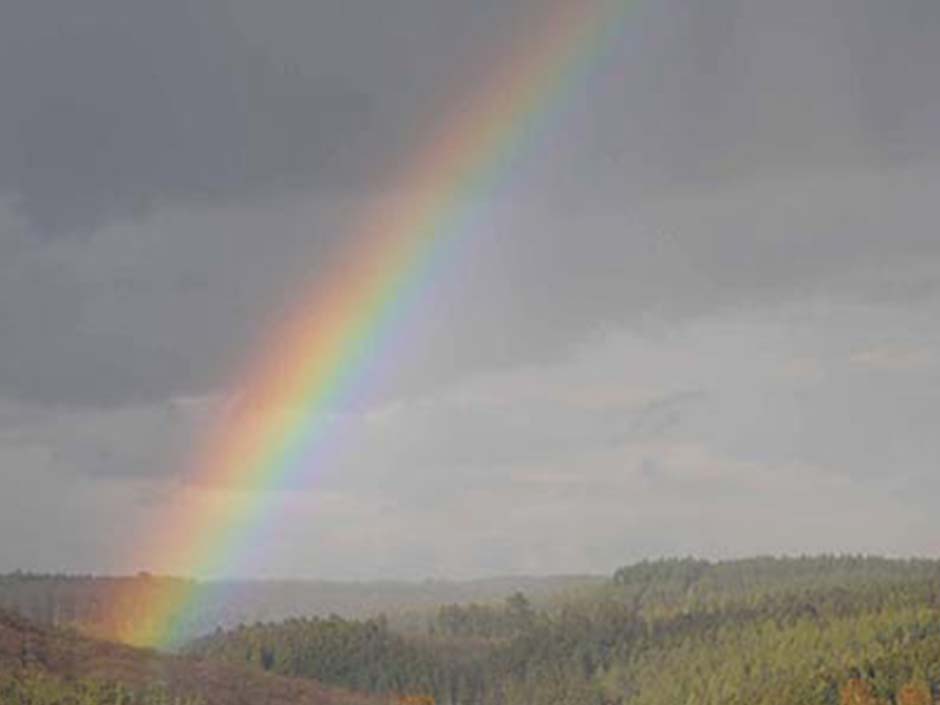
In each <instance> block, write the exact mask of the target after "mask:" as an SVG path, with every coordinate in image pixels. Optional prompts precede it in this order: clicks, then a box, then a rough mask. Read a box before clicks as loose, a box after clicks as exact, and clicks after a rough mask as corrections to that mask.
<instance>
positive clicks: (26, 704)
mask: <svg viewBox="0 0 940 705" xmlns="http://www.w3.org/2000/svg"><path fill="white" fill-rule="evenodd" d="M200 703H201V701H199V700H196V699H191V698H174V697H172V696H171V695H170V694H169V693H168V692H167V691H166V690H165V689H163V688H160V687H151V688H148V689H146V690H143V691H136V692H134V691H131V690H129V689H127V688H125V687H124V686H122V685H120V684H118V683H109V682H104V681H95V680H64V679H61V678H56V677H53V676H51V675H48V674H46V673H44V672H42V671H38V670H20V671H16V672H12V673H0V705H200Z"/></svg>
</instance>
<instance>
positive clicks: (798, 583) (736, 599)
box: [189, 557, 940, 705]
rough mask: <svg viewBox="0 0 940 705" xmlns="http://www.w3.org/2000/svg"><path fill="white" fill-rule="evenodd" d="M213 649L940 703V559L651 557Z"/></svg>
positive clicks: (342, 674)
mask: <svg viewBox="0 0 940 705" xmlns="http://www.w3.org/2000/svg"><path fill="white" fill-rule="evenodd" d="M189 651H190V652H191V653H193V654H198V655H200V656H203V657H207V658H212V659H221V660H224V661H227V662H231V663H239V664H245V663H247V664H250V665H252V666H254V667H256V668H259V669H263V670H266V671H271V672H275V673H279V674H284V675H292V676H304V677H312V678H316V679H318V680H321V681H323V682H326V683H333V684H337V685H342V686H346V687H349V688H353V689H356V690H366V691H371V692H375V693H406V694H407V693H410V694H415V695H420V694H425V695H430V696H433V697H434V698H435V699H436V701H437V702H438V703H453V704H455V705H456V704H461V705H522V704H526V705H529V704H538V705H541V704H543V703H544V704H547V705H552V704H557V705H562V704H564V705H582V704H583V705H595V704H596V705H601V704H622V705H627V704H630V705H676V703H680V704H682V703H697V704H699V705H710V704H713V703H714V704H717V703H727V704H729V705H738V704H740V705H745V704H747V705H762V704H764V705H788V704H792V705H928V704H929V703H935V702H940V562H938V561H927V560H916V561H915V560H903V561H901V560H888V559H881V558H864V557H820V558H794V559H774V558H757V559H749V560H742V561H730V562H721V563H709V562H705V561H698V560H692V559H689V560H665V561H657V562H644V563H640V564H637V565H633V566H629V567H625V568H622V569H620V570H618V571H617V572H616V573H615V574H614V575H613V577H612V579H611V580H609V581H608V582H607V584H605V585H602V586H600V587H592V588H589V589H587V588H586V589H583V590H581V591H580V592H579V593H578V594H575V595H569V596H567V597H565V598H564V599H559V600H557V601H556V602H555V603H553V604H550V605H547V606H543V607H539V608H536V607H533V605H532V604H531V603H530V602H529V600H527V599H526V597H525V596H524V595H522V594H521V593H516V594H514V595H512V596H511V597H509V598H508V599H506V600H505V601H504V602H502V603H501V604H494V603H487V604H465V605H457V604H453V605H447V606H443V607H440V608H439V609H438V610H437V611H436V612H434V613H433V614H429V615H428V617H427V619H426V621H425V624H424V625H423V628H422V629H421V630H412V631H410V632H407V633H400V632H397V631H396V630H394V629H392V628H391V627H390V626H389V624H388V622H387V621H386V620H384V619H382V618H375V619H369V620H359V621H357V620H349V619H343V618H340V617H336V616H334V617H331V618H313V619H292V620H288V621H286V622H280V623H259V624H255V625H252V626H242V627H240V628H238V629H235V630H232V631H227V632H223V631H219V632H217V633H216V634H214V635H212V636H209V637H206V638H204V639H201V640H198V641H196V642H194V643H193V644H192V645H191V646H190V647H189Z"/></svg>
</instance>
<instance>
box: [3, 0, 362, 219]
mask: <svg viewBox="0 0 940 705" xmlns="http://www.w3.org/2000/svg"><path fill="white" fill-rule="evenodd" d="M229 5H230V3H227V2H225V1H224V0H202V1H200V2H195V3H193V2H188V1H187V0H165V1H161V2H149V1H148V0H82V2H78V3H76V2H68V1H67V0H38V1H37V0H11V1H10V2H5V3H4V4H3V8H2V9H0V94H2V99H3V105H4V109H3V111H2V115H0V164H2V166H0V191H2V192H3V194H4V195H5V196H6V197H7V198H10V199H13V202H14V203H15V204H16V207H17V208H18V209H19V211H20V212H21V213H22V214H23V215H24V216H25V217H26V218H27V219H28V221H29V223H30V224H31V225H32V226H33V227H34V228H35V229H36V230H38V231H40V232H41V233H43V234H46V235H58V234H65V233H73V232H87V231H88V230H90V229H92V228H94V227H95V226H97V225H100V224H102V223H103V222H106V221H108V220H110V219H112V218H115V217H127V216H137V215H140V214H142V213H145V212H148V211H150V210H151V209H153V208H154V207H156V206H160V205H163V204H166V203H172V202H175V201H179V200H183V201H192V200H202V199H225V198H228V199H231V198H241V197H250V196H256V195H258V194H263V193H265V192H270V191H272V190H277V189H283V188H290V187H295V188H296V187H298V186H305V185H308V184H310V183H314V182H315V181H316V179H317V177H318V176H321V175H323V174H324V173H326V172H327V171H329V173H330V177H329V178H330V180H331V181H335V180H341V178H342V177H341V176H338V174H342V173H344V170H345V169H346V167H347V165H346V164H345V163H344V159H345V155H344V154H343V153H342V150H341V147H342V146H343V145H344V144H348V143H349V142H350V141H354V140H357V139H359V135H360V134H361V133H362V132H363V131H364V129H365V128H366V126H367V125H368V121H369V113H370V103H369V96H367V95H365V94H363V93H361V92H359V91H358V89H357V88H356V87H355V86H348V85H342V84H337V83H335V82H331V81H330V80H329V76H328V74H311V73H308V72H306V71H304V70H303V69H302V68H301V67H297V66H291V65H286V64H278V63H275V62H273V61H271V60H270V59H269V58H268V57H266V56H265V54H264V53H263V52H262V51H259V50H258V49H257V48H255V47H254V46H253V45H252V44H251V42H250V41H249V40H248V38H247V37H245V36H244V35H243V34H242V32H241V30H240V28H239V27H238V25H237V24H236V23H235V21H234V18H233V17H232V13H231V8H230V7H229Z"/></svg>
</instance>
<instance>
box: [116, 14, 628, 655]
mask: <svg viewBox="0 0 940 705" xmlns="http://www.w3.org/2000/svg"><path fill="white" fill-rule="evenodd" d="M543 4H545V5H547V7H546V11H545V13H544V18H543V19H542V20H541V21H540V22H539V23H537V26H535V27H534V28H533V29H532V31H531V33H530V34H529V35H528V36H526V37H524V38H523V40H522V41H521V42H520V46H519V47H518V48H517V49H515V50H514V51H513V54H512V55H511V56H510V57H509V58H508V59H507V60H504V61H502V62H501V63H500V66H499V68H498V69H497V70H496V71H495V72H494V73H493V75H492V76H490V77H489V79H488V80H487V81H485V82H484V85H483V86H482V89H481V90H479V91H477V92H476V93H473V94H471V95H469V96H464V97H462V98H461V99H460V100H458V101H455V105H454V106H453V108H452V109H451V110H449V111H445V119H444V120H442V121H441V126H442V129H441V130H440V131H439V132H437V133H436V134H435V135H434V136H433V138H432V139H428V140H427V141H426V143H425V144H424V145H423V147H422V148H421V149H419V150H418V151H417V154H415V155H413V156H412V158H411V159H409V160H408V161H407V163H406V164H405V166H404V168H403V169H401V170H400V171H398V172H397V173H396V174H395V175H394V178H393V179H392V181H391V183H390V188H389V192H391V193H399V194H407V198H398V199H390V200H379V201H377V202H374V203H370V205H369V207H368V208H367V209H366V212H365V213H363V215H362V217H361V218H358V217H357V218H356V222H357V223H358V226H357V227H354V228H353V230H352V232H351V233H350V238H349V239H350V242H351V243H352V244H351V246H350V247H349V249H348V250H347V251H346V252H345V253H344V254H345V256H344V257H343V258H342V260H341V261H340V265H339V266H336V267H335V268H333V270H332V272H331V274H330V275H329V276H328V277H326V278H325V280H323V281H318V282H316V283H315V285H314V286H313V287H312V288H311V290H309V291H307V292H304V293H302V295H301V296H300V297H299V298H298V299H297V301H298V304H297V305H296V307H295V308H294V310H293V311H291V312H290V313H289V314H288V315H287V316H286V317H285V318H284V319H283V320H282V321H280V322H279V323H278V324H277V325H276V326H275V329H274V331H273V332H272V333H271V334H269V335H268V336H266V337H265V343H264V346H263V349H262V350H261V352H260V354H258V355H257V356H255V357H254V358H253V360H254V363H253V364H252V365H251V366H249V367H248V368H247V371H246V372H245V374H243V375H241V376H240V377H239V378H238V383H237V385H236V387H237V388H238V389H239V390H241V391H240V392H239V394H238V396H237V402H236V403H234V404H233V405H232V407H233V408H231V409H229V410H228V411H227V412H226V413H225V414H223V415H222V418H221V419H220V420H219V421H218V423H217V425H216V427H215V428H214V430H213V431H212V432H211V433H210V435H209V437H208V439H207V442H206V443H205V445H204V446H203V447H202V449H201V452H200V453H199V454H198V455H197V457H196V458H195V462H194V464H193V468H194V470H193V472H192V478H191V479H192V483H193V485H195V486H202V487H221V488H231V490H232V491H220V492H215V493H213V492H206V493H202V495H204V496H205V498H204V499H201V500H200V501H199V502H190V503H186V502H181V503H180V504H179V505H177V504H175V503H174V508H173V509H172V510H171V511H170V512H168V514H167V515H166V516H164V517H163V518H162V520H161V522H160V525H159V527H156V528H155V529H151V530H150V532H149V533H150V534H151V535H152V536H154V537H155V538H153V539H152V540H150V541H149V545H145V547H144V548H142V547H141V546H140V545H136V546H134V553H135V555H136V556H137V557H140V556H143V559H144V560H146V561H147V562H148V563H149V564H150V565H151V566H153V567H155V568H157V569H159V570H160V571H166V572H172V573H175V574H185V575H194V576H218V575H224V574H225V571H226V569H227V568H230V567H231V566H232V565H233V562H234V561H235V560H236V558H238V557H239V556H240V555H243V554H244V553H245V552H246V551H247V550H248V547H251V546H252V545H253V541H254V542H256V541H257V539H256V536H257V534H258V532H259V531H260V529H261V528H263V527H264V526H265V525H266V524H267V523H270V522H271V521H273V520H274V517H275V516H276V512H277V509H278V500H277V492H275V491H273V490H277V489H279V488H283V487H286V486H297V483H299V482H303V481H304V480H305V478H307V476H308V474H309V473H312V472H314V471H315V470H316V467H317V465H318V463H317V460H318V459H319V458H318V456H319V455H322V450H321V448H323V447H325V446H326V445H327V444H328V443H329V441H330V418H331V414H332V413H333V410H335V409H336V405H337V404H338V403H339V402H341V401H342V400H343V399H345V398H347V397H348V396H349V395H350V394H352V393H353V391H354V388H355V387H356V386H357V385H358V384H361V381H362V379H364V378H365V377H366V375H368V374H371V373H372V371H373V370H374V368H375V367H377V366H378V365H379V364H380V362H381V359H382V357H383V351H385V350H386V349H387V347H388V346H389V345H390V344H391V343H392V338H393V334H394V331H395V330H396V325H397V324H399V323H400V322H401V319H402V316H404V315H405V314H407V313H408V311H409V310H410V309H412V308H413V307H414V305H415V302H416V301H417V300H419V297H421V296H422V293H424V292H425V291H426V289H427V287H428V286H429V285H430V283H431V280H432V278H433V276H434V275H435V272H436V271H437V270H438V269H439V268H440V267H441V266H442V265H443V263H444V262H446V261H448V260H449V259H452V258H451V257H450V256H449V254H448V253H449V252H450V251H451V249H452V246H453V245H454V243H455V241H456V240H457V239H458V234H459V233H461V232H466V231H467V230H468V229H466V228H464V229H462V228H461V225H463V224H465V223H466V221H467V220H468V219H469V218H470V216H471V215H472V212H473V211H474V210H475V209H476V208H478V207H479V206H480V205H481V203H483V202H485V199H486V198H487V197H488V196H489V195H491V194H492V193H494V192H495V191H496V190H497V189H498V188H499V186H500V184H501V183H502V181H503V180H504V179H505V178H506V177H507V176H508V172H509V166H510V164H511V163H512V162H513V160H514V159H515V157H516V155H517V154H518V152H519V151H520V149H522V148H523V147H524V146H525V145H526V143H527V142H529V141H530V139H529V138H530V136H531V135H532V133H533V132H535V131H536V130H537V129H538V127H539V124H540V122H541V120H542V118H543V117H545V116H547V115H549V114H551V113H552V108H553V107H555V106H561V105H563V104H564V98H565V97H566V96H567V95H568V94H570V92H571V90H572V89H573V88H574V87H576V86H577V85H579V82H580V80H581V79H582V77H583V76H584V75H585V72H586V71H587V70H588V69H589V68H590V66H591V65H592V64H593V63H594V62H595V61H596V60H597V59H598V57H599V55H600V54H601V52H603V51H604V50H605V49H606V48H607V47H608V46H610V45H611V44H612V40H613V38H614V36H616V33H617V31H618V28H619V26H620V23H621V19H622V14H623V13H624V12H626V10H627V8H628V6H629V4H630V0H549V1H548V2H546V3H543ZM459 237H466V236H465V235H459ZM213 497H215V499H212V498H213ZM144 543H145V544H148V542H144ZM138 560H139V558H138ZM138 582H142V583H146V582H147V581H135V584H136V583H138ZM170 582H171V583H172V585H173V587H171V588H161V589H154V588H152V587H150V588H147V587H141V588H137V591H136V592H135V593H134V594H133V595H125V596H124V599H123V600H122V603H123V604H126V605H129V607H128V608H127V609H128V610H133V616H131V613H130V612H128V615H127V619H125V620H123V624H124V626H123V628H122V634H121V635H120V636H121V637H122V638H123V639H125V640H126V641H128V642H131V643H137V644H144V645H150V646H155V647H158V648H170V647H172V646H174V645H175V644H176V643H178V641H179V639H180V638H181V635H182V629H183V626H184V625H185V624H186V622H187V618H188V615H191V614H192V613H193V612H194V611H196V610H198V609H199V607H200V605H201V604H205V601H206V600H211V596H210V591H209V589H208V588H207V587H206V586H205V584H203V583H199V582H195V581H170ZM119 621H120V620H119Z"/></svg>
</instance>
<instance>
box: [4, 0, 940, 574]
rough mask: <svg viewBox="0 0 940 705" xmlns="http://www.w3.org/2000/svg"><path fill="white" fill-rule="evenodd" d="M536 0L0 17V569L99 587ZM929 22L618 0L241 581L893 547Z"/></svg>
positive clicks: (524, 29) (929, 420) (933, 367)
mask: <svg viewBox="0 0 940 705" xmlns="http://www.w3.org/2000/svg"><path fill="white" fill-rule="evenodd" d="M584 1H585V2H588V1H590V0H584ZM548 2H549V0H474V1H473V2H470V1H468V0H447V1H445V0H342V1H340V0H332V1H327V2H320V1H313V0H265V1H264V2H259V1H258V0H5V1H4V0H0V104H2V109H0V529H2V530H0V535H5V536H15V537H17V540H16V541H15V544H16V545H15V546H12V547H9V546H8V547H4V546H2V545H0V548H11V549H12V550H10V551H6V550H4V551H0V553H2V559H3V560H2V561H0V570H3V569H4V568H6V567H9V568H15V567H24V566H25V567H29V566H34V567H42V568H46V569H59V568H61V566H63V565H66V566H76V568H81V567H82V566H99V567H101V566H103V567H106V568H109V569H110V568H114V569H126V568H127V567H126V566H123V567H122V566H113V565H111V564H110V563H108V561H109V560H111V556H112V552H113V548H114V547H113V542H114V540H115V539H114V530H113V527H114V526H130V525H132V524H135V523H137V522H140V521H142V517H143V515H146V514H148V513H155V514H157V515H159V513H160V512H161V511H164V510H165V504H166V502H168V501H170V500H171V499H172V498H173V497H174V496H175V493H176V492H178V491H182V492H193V493H195V494H197V495H198V494H199V493H201V492H206V491H209V492H211V491H216V490H217V489H218V488H205V487H194V486H191V485H188V484H187V482H186V477H187V474H186V471H187V470H188V467H187V465H186V458H188V457H190V453H191V452H192V447H191V446H192V445H193V443H194V442H196V443H198V439H199V438H201V437H202V435H203V434H204V433H205V426H206V424H208V423H211V421H210V419H211V417H213V410H217V409H219V408H221V407H222V406H223V405H224V404H225V402H226V399H228V398H229V395H231V394H232V393H233V392H237V390H235V389H233V386H237V385H232V382H233V378H235V376H236V371H237V370H239V369H240V367H239V366H240V365H242V364H244V363H245V361H246V360H248V359H251V358H252V357H253V356H255V355H257V354H258V353H259V351H262V352H263V351H264V349H265V346H266V345H268V344H269V343H268V342H267V340H266V339H267V338H268V337H269V336H270V335H271V333H270V330H271V328H272V321H274V320H276V319H277V317H278V316H279V315H280V314H281V313H282V312H283V311H284V310H285V309H288V308H290V307H291V306H292V305H296V303H297V301H298V299H299V298H301V295H300V294H299V293H298V292H302V291H305V287H306V286H309V285H310V284H311V283H314V282H317V281H318V280H319V279H320V278H321V277H322V276H323V275H324V274H325V273H327V272H329V271H330V270H331V268H333V266H334V263H335V261H336V257H337V256H338V253H341V252H343V250H344V247H345V246H346V245H347V243H348V239H349V237H350V236H352V235H355V234H356V233H355V229H354V227H353V226H352V225H351V224H353V223H356V222H357V217H358V216H359V215H360V214H361V213H362V212H363V210H364V207H365V206H366V205H367V204H369V203H371V202H372V201H373V199H404V201H405V204H406V206H407V203H408V200H409V199H412V198H414V197H415V194H413V193H408V192H407V190H406V189H405V187H404V186H403V185H402V184H399V183H395V182H390V181H389V179H390V178H391V176H390V175H391V174H393V173H395V167H396V166H398V167H400V166H401V165H402V163H404V164H405V165H407V163H408V160H409V158H410V155H412V154H413V153H414V152H415V148H416V146H420V145H421V144H422V142H423V141H425V140H427V138H428V135H429V134H434V131H435V130H439V129H441V127H442V126H441V124H440V123H441V121H442V120H443V119H444V118H443V116H446V115H448V114H449V113H448V110H447V107H448V106H449V105H452V103H453V100H454V97H458V98H461V99H465V96H469V95H473V94H474V92H475V91H476V90H477V89H478V86H479V85H480V81H481V78H482V77H485V76H487V75H488V74H489V73H491V71H492V69H493V68H494V66H498V65H499V63H500V57H503V56H506V55H507V54H511V52H512V50H513V48H517V47H519V46H523V45H524V42H525V40H526V38H527V37H528V34H529V33H530V32H531V31H532V26H533V23H534V22H537V21H538V18H540V17H541V16H542V15H543V14H544V10H545V8H546V5H547V4H548ZM938 34H940V3H938V2H937V1H936V0H895V1H893V2H885V0H791V1H790V2H780V1H779V0H640V1H637V2H633V3H632V4H631V9H630V10H629V12H628V13H627V15H626V20H625V21H624V23H623V26H622V27H621V28H619V32H618V33H617V36H618V39H617V41H616V42H615V44H614V45H613V46H612V47H610V49H611V50H610V51H609V52H605V56H604V57H603V58H601V59H600V60H599V61H598V63H597V65H596V66H594V67H592V70H591V71H589V72H587V74H586V75H585V77H584V79H583V80H580V81H578V82H577V83H576V85H573V86H569V87H568V88H569V90H568V91H567V92H566V93H565V98H564V100H563V102H562V103H563V104H561V105H555V106H553V107H552V109H550V110H546V111H545V112H544V114H540V115H539V116H538V117H539V119H538V120H535V121H533V123H532V124H533V125H534V126H535V127H536V128H537V129H534V130H526V131H524V132H525V133H526V135H527V140H526V142H525V144H523V145H522V147H523V148H522V149H521V150H519V158H518V159H516V160H514V161H513V162H512V163H510V164H508V165H507V166H506V170H505V172H501V173H500V174H498V176H499V177H500V178H499V179H498V180H499V182H500V188H499V189H498V190H497V192H496V193H494V194H492V197H491V198H487V199H484V200H485V203H464V205H469V206H471V207H470V209H469V211H468V213H466V214H464V215H467V218H466V220H465V224H464V226H463V227H464V230H463V231H462V232H461V233H459V234H456V237H454V238H453V239H452V240H448V242H453V245H452V247H453V249H452V250H449V251H447V252H446V253H442V256H441V257H440V258H439V266H438V267H436V268H435V269H434V271H433V272H432V276H430V277H428V278H427V279H426V280H422V282H420V283H421V284H422V285H423V286H425V289H423V290H422V291H420V292H418V295H417V296H415V297H414V306H412V307H411V308H409V309H408V311H407V312H406V315H405V316H403V317H402V319H401V320H399V321H396V322H395V326H394V329H393V330H392V331H391V334H390V335H389V336H387V337H386V338H385V339H383V340H382V341H379V350H380V353H381V354H379V355H375V356H372V357H370V359H372V360H375V361H376V362H377V365H376V368H375V369H373V370H369V371H367V378H366V379H365V380H363V381H362V384H361V385H360V386H361V389H362V390H364V392H363V394H364V395H366V396H363V398H356V399H354V400H353V403H349V404H344V405H342V406H341V408H337V409H335V410H334V411H336V412H337V417H338V418H340V419H344V420H345V421H344V422H338V423H337V424H336V425H335V427H334V429H333V430H335V434H336V435H335V437H334V440H335V441H336V445H335V446H334V447H332V448H331V452H332V449H339V450H337V452H336V454H335V457H334V456H333V455H332V454H331V453H325V454H324V457H321V458H320V459H319V460H318V461H317V462H316V463H313V464H312V465H311V468H310V474H309V475H305V476H304V477H302V478H300V479H299V480H298V482H297V483H295V484H294V485H292V486H290V487H284V488H281V490H282V491H283V494H284V495H285V497H284V501H285V505H284V506H285V507H286V508H287V509H289V511H285V512H284V516H285V521H286V522H287V523H288V524H290V526H289V527H288V529H289V530H288V531H287V534H285V535H291V536H294V535H296V536H298V537H303V538H298V540H297V541H296V542H291V541H284V542H281V543H279V545H278V546H279V548H278V551H279V553H278V556H279V557H277V558H276V559H269V558H268V557H265V559H266V562H264V566H263V568H261V569H262V570H265V571H271V572H272V573H273V572H281V573H287V574H290V573H296V572H298V571H300V572H301V573H308V574H309V572H310V571H318V570H319V571H325V573H326V574H330V573H331V574H334V575H343V574H350V571H353V572H355V573H356V575H363V576H367V575H372V576H374V575H376V574H378V573H381V572H385V573H386V575H389V574H394V575H407V576H412V577H413V576H414V575H416V574H419V573H422V572H433V571H435V570H442V571H445V572H451V573H455V574H467V573H468V572H469V573H473V572H479V571H485V570H519V569H522V570H534V571H539V570H581V569H601V570H607V569H608V568H609V567H611V566H612V565H615V564H617V563H618V562H620V561H622V560H623V559H624V557H626V556H636V557H640V556H643V555H648V554H649V553H650V552H656V551H661V552H672V553H683V552H688V551H696V552H705V553H709V554H711V555H723V554H727V553H729V552H731V553H733V552H735V551H767V550H778V549H779V550H821V549H826V550H888V551H893V552H906V551H907V552H909V551H924V550H927V549H925V546H927V544H928V542H929V537H930V536H935V535H937V526H936V524H937V521H936V519H935V515H936V512H935V511H934V510H933V508H932V505H931V504H930V500H931V498H932V497H935V496H936V494H937V492H936V491H935V490H936V488H935V487H934V486H935V485H936V484H937V480H936V477H935V475H936V473H935V472H934V470H935V465H936V457H937V442H936V440H935V439H934V436H935V435H936V434H935V433H934V429H935V428H936V426H937V419H938V415H940V403H938V399H937V395H936V394H935V393H934V392H933V391H932V390H936V389H938V388H940V381H938V374H940V366H938V360H940V352H938V351H940V342H938V339H937V335H936V332H935V331H936V325H935V322H936V320H937V318H938V311H940V296H938V294H940V238H938V237H937V235H936V232H937V228H936V221H937V217H936V213H937V194H938V193H940V136H938V135H940V133H938V131H937V129H936V126H937V125H940V81H938V80H937V78H936V74H937V69H936V67H937V66H940V42H938V41H937V36H938ZM357 379H358V377H357ZM886 468H887V469H888V470H886ZM181 487H182V488H183V489H182V490H181V489H180V488H181ZM311 490H312V491H311ZM223 491H224V490H223ZM288 495H289V496H288ZM291 506H293V507H294V508H293V509H290V507H291ZM874 514H878V515H879V516H880V517H882V519H883V521H882V522H879V523H878V524H873V523H872V522H871V521H870V518H871V516H873V515H874ZM47 516H53V517H55V519H54V522H53V523H52V524H50V523H49V521H48V520H47V519H46V517H47ZM793 516H800V518H801V520H800V522H799V526H798V527H793V528H794V533H793V536H792V537H790V536H788V537H780V536H779V530H778V525H779V524H781V523H787V522H789V524H788V525H792V519H793ZM804 520H805V521H804ZM566 522H567V523H566ZM889 524H890V526H889ZM23 536H29V537H30V540H21V537H23ZM820 537H824V541H825V542H826V543H825V544H824V545H821V544H820V540H821V539H820ZM0 543H2V539H0ZM928 549H929V547H928ZM409 556H410V557H409ZM416 556H417V557H419V558H416ZM3 561H7V563H3ZM351 563H354V564H355V565H356V567H355V568H351V567H350V564H351ZM259 565H260V564H259Z"/></svg>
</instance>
